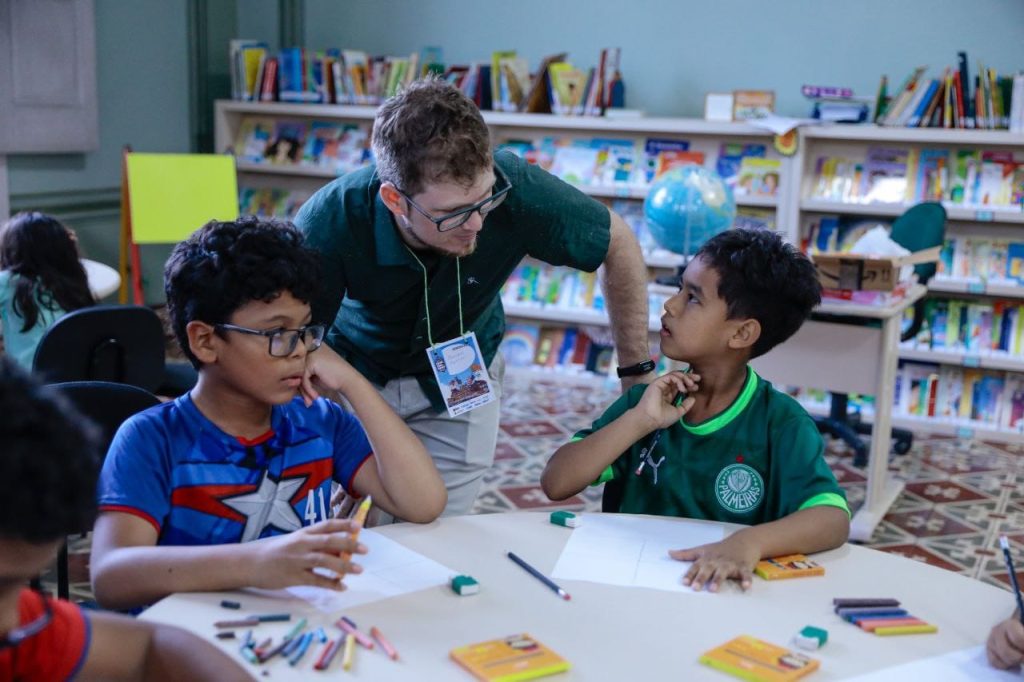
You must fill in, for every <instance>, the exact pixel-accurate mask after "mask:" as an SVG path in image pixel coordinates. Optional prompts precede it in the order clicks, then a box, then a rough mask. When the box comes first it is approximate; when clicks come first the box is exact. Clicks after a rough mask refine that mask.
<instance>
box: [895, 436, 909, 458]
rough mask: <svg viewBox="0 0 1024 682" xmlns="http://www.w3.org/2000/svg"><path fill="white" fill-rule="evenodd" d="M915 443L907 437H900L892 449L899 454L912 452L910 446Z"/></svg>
mask: <svg viewBox="0 0 1024 682" xmlns="http://www.w3.org/2000/svg"><path fill="white" fill-rule="evenodd" d="M911 445H913V443H912V442H911V441H909V440H907V439H904V438H899V439H897V440H896V442H895V443H893V446H892V449H893V452H895V453H896V454H897V455H905V454H907V453H908V452H910V447H911Z"/></svg>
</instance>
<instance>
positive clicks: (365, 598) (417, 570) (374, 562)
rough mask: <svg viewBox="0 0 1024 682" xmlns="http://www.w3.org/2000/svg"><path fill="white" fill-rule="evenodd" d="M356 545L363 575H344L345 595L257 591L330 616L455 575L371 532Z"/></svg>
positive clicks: (440, 582) (307, 589) (315, 591)
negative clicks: (294, 599) (301, 603)
mask: <svg viewBox="0 0 1024 682" xmlns="http://www.w3.org/2000/svg"><path fill="white" fill-rule="evenodd" d="M359 542H360V543H362V544H364V545H366V548H367V549H368V550H369V552H368V553H367V554H359V555H356V557H355V562H356V563H358V564H359V565H360V566H362V567H363V572H362V573H359V574H352V575H348V576H345V585H346V587H347V588H348V589H346V590H345V591H344V592H334V591H333V590H326V589H323V588H322V587H309V586H296V587H289V588H287V589H285V590H258V592H260V593H261V594H264V595H270V596H280V597H284V598H290V597H299V598H300V599H304V600H306V601H308V602H309V603H310V604H312V605H313V606H315V607H317V608H318V609H320V610H321V611H326V612H329V613H333V612H337V611H343V610H345V609H348V608H352V607H353V606H359V605H361V604H368V603H370V602H374V601H379V600H381V599H389V598H391V597H397V596H398V595H400V594H407V593H409V592H417V591H419V590H423V589H426V588H428V587H435V586H437V585H445V584H447V582H448V580H449V579H450V578H451V576H453V575H456V574H457V571H453V570H451V569H449V568H448V567H447V566H444V565H442V564H439V563H437V562H436V561H434V560H433V559H428V558H427V557H425V556H423V555H422V554H419V553H418V552H414V551H412V550H411V549H406V548H405V547H403V546H402V545H400V544H399V543H397V542H395V541H394V540H391V539H390V538H387V537H384V536H383V535H381V534H380V533H375V532H374V531H372V530H364V531H363V532H362V533H360V534H359Z"/></svg>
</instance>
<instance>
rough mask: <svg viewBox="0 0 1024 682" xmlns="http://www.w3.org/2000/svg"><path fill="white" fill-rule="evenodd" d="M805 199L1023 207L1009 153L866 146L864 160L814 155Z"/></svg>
mask: <svg viewBox="0 0 1024 682" xmlns="http://www.w3.org/2000/svg"><path fill="white" fill-rule="evenodd" d="M811 196H812V197H813V198H816V199H824V200H828V201H844V202H852V203H873V202H882V203H902V202H909V203H915V202H920V201H948V202H951V203H953V204H958V205H964V206H994V207H998V206H1020V205H1021V204H1022V203H1024V160H1018V159H1016V158H1014V155H1013V151H1012V150H1009V149H1006V150H999V151H984V150H971V149H957V150H953V151H950V150H948V149H902V148H891V147H869V148H868V150H867V158H866V159H863V160H862V159H849V158H843V157H835V156H822V157H819V158H818V160H817V163H816V165H815V176H814V183H813V185H812V189H811Z"/></svg>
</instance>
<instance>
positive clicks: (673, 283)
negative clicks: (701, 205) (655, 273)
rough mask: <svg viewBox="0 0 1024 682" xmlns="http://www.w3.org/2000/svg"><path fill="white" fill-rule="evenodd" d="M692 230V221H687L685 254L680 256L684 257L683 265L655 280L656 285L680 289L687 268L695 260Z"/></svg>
mask: <svg viewBox="0 0 1024 682" xmlns="http://www.w3.org/2000/svg"><path fill="white" fill-rule="evenodd" d="M702 222H703V221H702ZM691 235H692V228H691V227H690V221H689V220H687V221H686V227H685V228H684V229H683V252H682V253H681V254H680V255H681V256H682V257H683V262H682V264H681V265H677V266H676V271H675V272H674V273H673V274H671V275H662V276H661V277H656V278H655V279H654V281H655V283H657V284H660V285H662V286H667V287H678V286H680V283H681V282H682V281H683V273H684V272H686V266H687V265H689V264H690V261H691V260H693V254H691V253H690V251H691V249H690V244H691V243H692V236H691Z"/></svg>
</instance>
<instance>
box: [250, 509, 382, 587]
mask: <svg viewBox="0 0 1024 682" xmlns="http://www.w3.org/2000/svg"><path fill="white" fill-rule="evenodd" d="M357 528H359V524H358V523H355V522H353V521H348V520H342V519H328V520H327V521H321V522H320V523H317V524H314V525H312V526H307V527H305V528H302V529H300V530H297V531H294V532H292V533H288V534H286V535H279V536H277V537H273V538H265V539H263V540H256V541H255V542H249V543H245V544H244V545H242V546H243V547H245V548H246V550H247V551H248V552H249V554H250V556H249V561H248V562H247V563H248V565H249V567H250V568H249V577H248V579H247V580H246V584H249V585H252V586H254V587H263V588H266V589H280V588H283V587H291V586H293V585H312V586H315V587H324V588H327V589H329V590H338V591H341V590H344V589H345V585H344V584H343V583H342V580H343V579H344V577H345V575H346V574H348V573H361V572H362V570H363V569H362V568H361V567H360V566H359V565H358V564H354V563H352V562H349V561H344V560H342V558H341V556H340V555H341V553H342V552H346V553H349V554H366V552H367V549H366V546H365V545H360V544H359V543H358V542H356V541H354V540H353V539H352V535H351V534H352V533H353V532H354V531H355V530H356V529H357ZM313 569H327V570H329V571H333V572H334V573H335V574H337V576H338V577H337V578H334V579H331V578H327V577H324V576H323V575H320V574H319V573H314V572H313Z"/></svg>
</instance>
